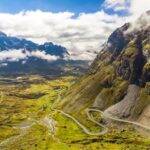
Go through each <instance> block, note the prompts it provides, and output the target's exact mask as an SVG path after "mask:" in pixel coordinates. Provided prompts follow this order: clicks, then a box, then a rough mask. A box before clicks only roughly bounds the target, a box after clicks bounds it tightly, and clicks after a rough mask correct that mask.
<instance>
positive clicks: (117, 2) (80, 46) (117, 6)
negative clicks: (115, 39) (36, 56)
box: [0, 0, 150, 60]
mask: <svg viewBox="0 0 150 150" xmlns="http://www.w3.org/2000/svg"><path fill="white" fill-rule="evenodd" d="M149 9H150V0H0V31H2V32H4V33H6V34H7V35H10V36H16V37H21V38H26V39H29V40H32V41H34V42H37V43H44V42H53V43H55V44H60V45H62V46H64V47H66V48H67V49H68V51H69V53H70V54H71V57H72V59H73V60H75V59H80V60H84V59H85V60H93V59H94V57H95V55H96V54H95V52H98V51H99V50H100V49H101V45H102V44H103V43H104V42H106V41H107V38H108V37H109V35H110V34H111V33H112V32H113V31H114V30H115V29H116V28H118V27H120V26H122V25H123V24H124V23H127V22H131V21H132V22H133V21H135V20H136V18H137V17H139V16H140V15H141V14H142V13H144V12H145V11H146V10H149ZM58 12H59V13H58Z"/></svg>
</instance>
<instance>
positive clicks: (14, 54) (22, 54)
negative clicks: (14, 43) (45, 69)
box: [0, 49, 59, 62]
mask: <svg viewBox="0 0 150 150" xmlns="http://www.w3.org/2000/svg"><path fill="white" fill-rule="evenodd" d="M28 57H36V58H40V59H43V60H46V61H48V62H51V61H55V60H57V59H59V57H57V56H54V55H50V54H46V52H44V51H39V50H36V51H31V52H30V51H25V50H22V49H19V50H18V49H17V50H16V49H11V50H5V51H1V52H0V62H3V61H10V62H13V61H19V60H26V59H27V58H28Z"/></svg>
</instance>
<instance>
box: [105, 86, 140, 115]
mask: <svg viewBox="0 0 150 150" xmlns="http://www.w3.org/2000/svg"><path fill="white" fill-rule="evenodd" d="M139 91H140V87H139V86H137V85H134V84H131V85H129V87H128V90H127V95H126V96H125V97H124V99H123V100H122V101H120V102H119V103H117V104H115V105H113V106H111V107H109V108H108V109H106V110H105V111H104V113H109V114H111V115H113V116H117V117H119V118H122V117H124V118H127V117H129V116H130V114H131V111H132V109H133V108H134V105H135V103H136V101H137V99H138V96H139Z"/></svg>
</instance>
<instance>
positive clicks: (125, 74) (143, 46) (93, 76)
mask: <svg viewBox="0 0 150 150" xmlns="http://www.w3.org/2000/svg"><path fill="white" fill-rule="evenodd" d="M148 15H149V14H148ZM143 16H144V15H143ZM141 20H144V21H143V22H142V25H141V26H140V27H139V28H135V29H133V28H132V30H131V27H132V25H131V24H125V25H124V26H122V27H121V28H118V29H117V30H116V31H114V32H113V33H112V34H111V35H110V37H109V38H108V41H107V42H106V43H105V44H104V47H103V49H102V50H101V52H100V53H99V54H98V55H97V57H96V59H95V60H94V62H93V63H92V65H91V67H90V69H89V72H88V74H86V75H85V76H84V77H82V78H81V79H80V80H79V81H78V82H77V83H76V84H75V85H73V87H72V88H71V90H70V91H69V93H68V94H67V96H66V97H65V99H64V101H62V103H61V107H62V109H63V110H64V111H66V112H69V113H74V112H79V111H81V110H83V109H85V108H86V107H91V106H94V107H97V108H99V109H101V110H104V111H107V112H109V113H111V114H113V115H115V116H116V115H117V116H118V117H120V118H121V117H124V118H128V117H130V119H135V120H136V119H138V118H139V116H140V114H141V113H142V112H143V111H144V109H145V108H146V106H147V105H149V104H150V92H148V91H150V86H149V85H150V25H148V24H147V23H148V22H146V21H145V18H142V17H141V18H140V19H139V21H138V22H141ZM145 22H146V23H145ZM149 23H150V22H149Z"/></svg>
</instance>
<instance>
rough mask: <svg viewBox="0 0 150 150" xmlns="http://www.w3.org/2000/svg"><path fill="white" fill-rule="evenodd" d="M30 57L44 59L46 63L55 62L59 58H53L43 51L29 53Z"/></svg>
mask: <svg viewBox="0 0 150 150" xmlns="http://www.w3.org/2000/svg"><path fill="white" fill-rule="evenodd" d="M31 56H34V57H37V58H41V59H44V60H47V61H55V60H57V59H58V58H59V57H57V56H54V55H49V54H46V53H45V52H44V51H38V50H37V51H33V52H31Z"/></svg>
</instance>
